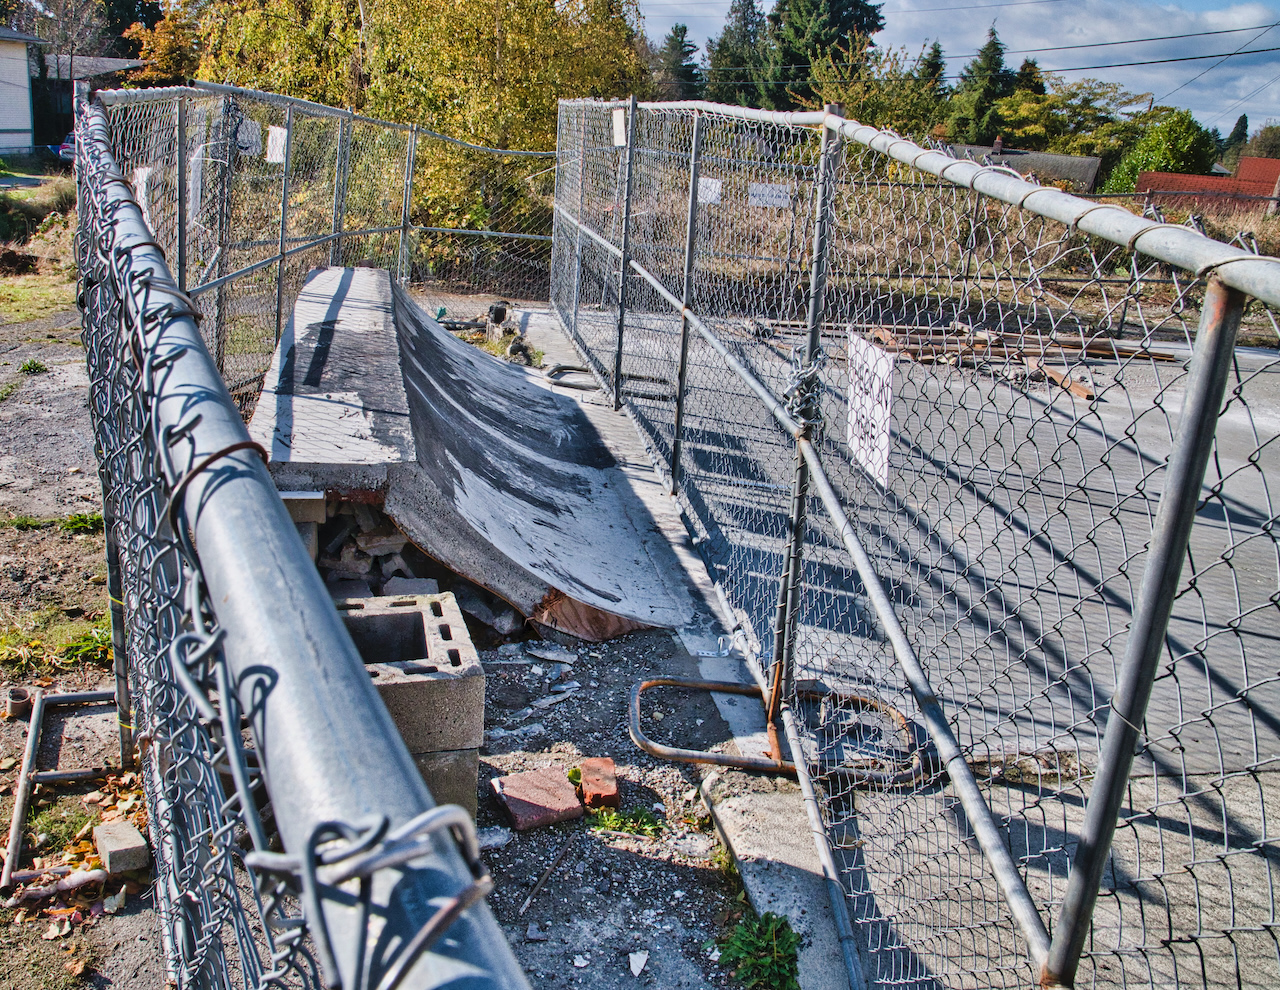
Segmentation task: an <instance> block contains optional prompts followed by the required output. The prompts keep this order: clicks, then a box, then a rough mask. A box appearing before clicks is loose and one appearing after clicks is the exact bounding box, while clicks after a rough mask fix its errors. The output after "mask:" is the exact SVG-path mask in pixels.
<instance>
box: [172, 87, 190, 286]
mask: <svg viewBox="0 0 1280 990" xmlns="http://www.w3.org/2000/svg"><path fill="white" fill-rule="evenodd" d="M174 140H175V142H176V143H177V145H178V154H177V166H178V288H179V289H181V290H182V291H183V292H186V291H187V170H188V165H187V98H186V97H185V96H179V97H178V121H177V132H176V133H175V135H174Z"/></svg>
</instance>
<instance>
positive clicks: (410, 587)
mask: <svg viewBox="0 0 1280 990" xmlns="http://www.w3.org/2000/svg"><path fill="white" fill-rule="evenodd" d="M382 593H383V595H438V594H440V583H439V582H438V581H437V580H436V579H435V578H406V577H393V578H388V579H387V580H386V581H384V582H383V584H382Z"/></svg>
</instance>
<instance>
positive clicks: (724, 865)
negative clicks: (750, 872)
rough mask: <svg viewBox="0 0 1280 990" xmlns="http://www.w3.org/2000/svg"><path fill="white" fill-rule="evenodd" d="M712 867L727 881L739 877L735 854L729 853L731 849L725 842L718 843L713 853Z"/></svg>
mask: <svg viewBox="0 0 1280 990" xmlns="http://www.w3.org/2000/svg"><path fill="white" fill-rule="evenodd" d="M711 867H712V869H714V870H716V871H717V872H719V873H721V874H723V875H724V876H725V877H726V878H727V879H731V880H732V879H736V878H737V876H738V864H737V863H735V862H734V860H733V853H731V852H729V847H728V846H726V845H725V844H724V843H723V842H717V843H716V847H715V849H714V850H712V852H711Z"/></svg>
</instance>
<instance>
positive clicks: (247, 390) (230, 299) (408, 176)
mask: <svg viewBox="0 0 1280 990" xmlns="http://www.w3.org/2000/svg"><path fill="white" fill-rule="evenodd" d="M98 96H99V99H100V100H101V101H102V102H103V103H104V104H105V105H106V107H107V111H108V114H109V118H110V124H111V134H112V146H113V148H114V151H115V154H116V158H117V160H118V162H119V164H120V167H121V169H122V170H123V172H124V174H125V176H126V178H128V179H129V181H130V183H131V184H132V186H133V188H134V190H135V192H136V195H137V197H138V202H139V205H140V206H141V207H142V210H143V215H144V217H145V219H146V221H147V224H148V225H149V226H150V227H151V229H152V230H153V231H154V232H155V235H156V239H157V241H158V243H159V244H160V245H161V247H162V248H163V249H164V251H165V254H166V256H167V257H168V259H169V260H170V262H171V263H172V265H173V267H174V272H175V275H176V276H177V277H178V280H179V283H180V285H181V286H182V288H183V289H184V290H185V291H186V292H187V293H188V294H189V295H190V296H191V298H192V299H193V300H195V302H196V305H197V307H198V309H199V312H200V314H201V318H202V322H201V328H202V330H203V333H204V337H205V343H206V344H207V346H208V347H209V350H210V352H211V353H212V354H213V355H214V358H215V360H216V361H217V363H218V367H219V369H220V370H221V371H222V373H223V377H224V378H225V379H226V382H227V386H228V388H229V389H230V391H231V393H232V395H233V396H235V397H236V399H237V401H238V402H239V403H240V405H241V408H242V409H249V408H251V407H252V405H253V403H254V402H255V401H256V398H257V395H258V392H259V391H260V389H261V386H262V376H263V374H264V373H265V372H266V369H267V366H268V365H269V364H270V362H271V354H272V352H273V351H274V349H275V346H276V341H277V340H278V339H279V336H280V329H281V326H282V324H283V322H284V321H285V320H287V319H288V312H289V307H291V306H292V303H293V300H294V298H295V297H296V295H297V293H298V290H299V289H300V288H301V285H302V281H303V279H304V278H305V277H306V274H307V272H309V271H310V270H311V269H313V268H315V267H317V266H322V265H326V264H332V265H366V266H374V267H379V268H389V269H391V270H392V271H394V272H396V273H397V275H398V276H399V277H400V279H401V280H402V281H405V282H407V283H409V284H410V285H411V286H413V287H414V289H415V290H416V291H417V293H418V295H419V299H420V301H421V302H422V304H423V305H424V306H426V307H427V308H429V309H430V310H431V311H432V312H439V310H440V309H441V308H443V309H444V310H445V313H446V314H447V317H448V318H451V319H459V320H463V321H466V320H470V319H472V318H473V317H474V316H475V315H476V311H477V308H479V309H484V307H485V306H487V304H488V302H489V301H491V300H492V298H493V296H495V295H496V296H502V297H506V298H508V299H509V300H511V301H541V300H545V299H547V298H548V295H547V294H548V290H549V286H548V281H547V279H548V270H549V264H548V263H549V259H550V254H551V206H552V199H553V194H554V171H555V168H554V162H553V161H551V160H552V159H554V157H555V153H554V152H528V151H495V150H493V149H490V148H482V147H478V146H475V145H470V144H466V143H465V142H461V141H456V140H453V139H451V138H448V137H445V136H444V135H440V134H436V133H435V132H433V131H429V130H426V129H425V128H419V127H416V126H408V125H404V124H390V123H387V122H385V121H380V120H371V119H369V118H367V117H361V116H359V115H356V114H352V113H349V112H347V111H343V110H335V109H333V108H331V107H326V106H321V105H319V104H315V103H309V102H306V101H304V100H296V99H291V98H288V97H283V96H277V95H275V94H271V93H261V92H256V91H252V90H244V89H237V88H234V87H229V86H218V85H213V84H209V83H197V84H196V86H195V87H194V88H178V89H163V90H161V89H156V90H128V91H114V92H103V93H99V94H98ZM179 176H184V177H185V178H184V179H183V180H181V181H180V180H179ZM180 218H186V222H181V221H180ZM478 294H483V296H484V300H485V301H484V304H483V305H481V304H480V303H478V302H477V301H476V300H473V299H470V298H469V297H471V296H475V295H478Z"/></svg>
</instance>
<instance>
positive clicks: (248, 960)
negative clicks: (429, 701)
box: [76, 91, 527, 990]
mask: <svg viewBox="0 0 1280 990" xmlns="http://www.w3.org/2000/svg"><path fill="white" fill-rule="evenodd" d="M196 92H197V93H198V95H191V94H190V92H187V91H184V93H183V94H182V95H179V96H176V97H173V98H166V97H163V96H162V97H161V98H159V99H154V100H150V101H147V100H140V101H138V102H134V103H130V104H129V109H128V110H127V111H123V112H122V111H121V110H120V108H119V106H118V107H117V111H116V113H115V114H114V116H113V117H109V115H108V113H107V111H106V110H105V109H104V108H103V106H102V105H101V104H100V103H99V104H95V105H92V106H85V107H82V108H81V109H80V113H79V117H78V123H77V167H76V172H77V184H78V197H79V200H78V201H79V216H80V228H79V238H78V261H79V266H80V277H81V305H82V307H83V313H84V322H83V326H84V344H85V350H86V358H87V362H88V368H89V377H90V389H89V403H90V412H91V418H92V422H93V427H94V432H95V442H96V446H97V449H98V456H99V464H100V473H101V479H102V486H103V495H104V518H105V521H106V524H107V534H108V547H109V553H110V555H111V559H110V560H109V564H110V567H111V582H110V587H111V590H112V597H113V626H114V627H115V628H114V629H113V632H114V633H115V638H114V642H115V644H116V648H117V660H118V661H120V673H121V674H122V675H123V676H122V681H121V683H120V684H119V685H118V701H119V702H120V712H121V717H122V721H123V722H128V721H130V716H129V713H130V702H132V719H131V721H132V730H133V738H134V740H135V741H136V743H137V746H138V750H137V752H138V760H139V764H140V766H139V769H140V771H141V775H142V779H143V782H144V788H145V791H146V795H147V810H148V827H149V829H150V833H151V836H150V837H151V846H152V849H153V852H154V858H155V886H154V892H155V903H156V905H157V908H158V911H159V915H160V920H161V934H162V937H163V942H164V948H165V952H166V957H167V964H168V972H169V977H170V979H171V980H172V981H173V982H174V983H175V984H176V985H177V986H178V987H181V988H188V987H198V988H232V987H255V988H256V987H268V986H273V987H285V986H292V987H318V986H325V987H339V986H341V987H348V988H352V990H355V988H369V990H373V988H378V990H391V988H393V987H402V986H403V987H423V986H443V985H446V984H448V985H457V984H459V983H461V982H465V983H466V984H467V985H468V986H470V985H476V986H493V987H524V986H527V984H526V982H525V980H524V977H523V975H522V974H521V973H520V970H519V967H518V965H517V963H516V961H515V959H514V957H513V956H512V954H511V951H510V949H509V948H508V946H507V944H506V941H505V939H504V938H503V935H502V932H501V930H500V929H499V928H498V926H497V924H496V922H495V921H494V919H493V917H492V915H491V914H490V913H489V911H488V908H487V907H486V906H485V904H484V903H483V899H482V898H483V896H484V894H485V893H486V892H487V890H488V889H489V886H490V883H489V879H488V875H487V872H486V871H485V869H484V867H483V864H482V863H481V861H480V859H479V850H478V847H477V844H476V838H475V832H474V826H473V824H472V822H471V820H470V818H469V816H468V815H467V813H466V812H465V811H464V810H463V809H460V808H458V807H456V806H442V807H435V806H433V802H432V800H431V797H430V795H429V793H428V792H427V789H426V787H425V785H424V784H423V782H422V778H421V777H420V776H419V774H418V771H417V768H416V767H415V766H414V763H413V761H412V759H411V758H410V756H409V754H408V752H407V750H406V749H405V747H404V743H403V742H402V741H401V739H400V736H399V733H398V732H397V731H396V729H395V726H394V725H393V723H392V721H391V719H390V716H389V715H388V714H387V711H386V708H385V707H384V706H383V704H382V702H381V700H380V699H379V697H378V695H377V693H376V692H375V690H374V689H373V687H372V686H371V683H370V680H369V677H368V674H367V673H366V671H365V669H364V665H363V663H362V662H361V659H360V656H359V654H358V653H357V652H356V649H355V647H354V645H353V644H352V642H351V639H350V636H349V635H348V634H347V632H346V629H345V627H344V625H343V622H342V620H341V618H340V617H339V616H338V614H337V612H336V611H335V609H334V607H333V604H332V601H331V600H330V598H329V595H328V593H327V592H326V590H325V588H324V585H323V583H322V582H321V580H320V577H319V575H318V573H317V572H316V569H315V567H314V565H313V564H312V562H311V560H310V558H309V556H308V555H307V553H306V551H305V549H304V548H303V546H302V543H301V541H300V540H299V538H298V534H297V531H296V529H295V527H294V525H293V523H292V522H291V520H290V518H289V515H288V513H287V511H286V510H285V508H284V506H283V504H282V502H281V501H280V498H279V496H278V494H277V493H276V490H275V486H274V484H273V483H272V480H271V478H270V476H269V474H268V473H267V471H266V468H265V466H264V464H263V458H264V457H265V455H263V454H262V451H261V450H260V449H259V448H257V445H256V444H254V443H253V442H252V441H250V440H249V437H248V433H247V432H246V430H245V427H244V425H243V422H242V419H241V410H240V409H239V408H238V407H237V404H236V403H235V402H234V401H233V398H232V395H231V393H229V392H228V390H227V388H226V387H225V386H224V382H223V376H224V375H227V376H229V377H230V378H231V379H232V384H235V383H236V382H238V381H240V380H241V379H242V378H243V377H244V376H246V375H251V374H254V373H256V374H259V375H260V374H261V368H260V367H259V366H262V367H265V364H264V362H265V360H266V359H267V358H269V355H270V351H271V346H273V344H274V341H273V326H272V324H273V323H274V322H275V321H276V320H277V319H278V313H279V308H278V307H279V305H280V303H279V300H280V290H278V288H277V284H278V281H279V280H280V279H281V278H282V277H283V278H285V279H287V278H289V277H290V273H291V271H292V267H291V266H292V264H293V262H292V259H293V258H294V257H297V256H298V255H291V254H288V253H287V252H288V251H290V250H292V248H287V247H286V245H288V244H291V243H292V241H293V239H295V238H296V237H298V236H309V234H310V231H309V230H307V229H306V228H305V227H303V226H297V227H295V226H293V225H292V223H291V221H289V219H288V218H290V217H292V216H294V215H296V214H295V213H294V212H291V211H282V215H281V217H279V218H277V219H279V221H280V236H279V238H278V239H277V238H273V237H267V236H266V235H265V233H264V231H263V224H262V223H261V222H259V223H257V224H255V225H254V226H243V225H241V226H234V227H233V226H228V225H226V224H222V225H221V226H219V223H220V221H219V220H217V217H219V216H221V217H223V218H225V217H227V216H234V217H240V216H242V215H243V216H244V217H245V218H248V219H251V218H252V217H253V216H255V215H256V216H258V218H259V221H260V220H261V218H262V216H263V215H266V216H270V209H269V207H267V206H264V205H263V204H262V203H257V201H255V200H254V199H253V195H254V194H255V192H260V191H262V189H263V188H265V189H266V190H267V191H268V193H269V195H268V197H267V199H268V200H270V198H271V197H272V196H276V195H278V194H279V188H280V185H281V183H282V181H283V184H284V186H285V188H286V194H285V196H286V199H288V198H290V197H293V196H297V200H296V201H295V202H296V203H297V210H298V211H302V209H303V207H304V206H305V205H308V204H310V205H315V207H316V209H317V210H320V209H321V207H323V213H324V214H325V217H326V222H327V221H328V217H330V216H331V215H333V213H334V212H335V205H334V204H335V200H334V198H333V197H332V194H331V192H326V193H325V198H324V202H323V203H320V202H319V201H318V200H317V199H314V198H312V196H311V194H312V193H314V192H315V188H316V187H315V186H314V185H308V181H307V180H305V179H304V180H302V181H299V182H298V183H296V184H295V183H293V182H291V181H290V179H291V177H292V176H294V175H301V174H302V173H303V169H302V166H301V163H302V162H303V161H312V162H314V161H315V158H316V156H317V155H318V153H319V148H318V146H317V145H315V144H313V143H312V142H311V140H310V139H311V137H312V136H313V134H312V133H311V132H310V131H309V130H308V126H306V125H305V124H304V122H303V120H302V115H301V114H298V115H297V116H292V114H291V111H292V109H293V108H292V107H287V106H286V107H283V108H276V107H275V105H274V104H272V105H271V106H272V108H273V110H272V112H274V111H275V110H276V109H279V110H280V111H281V113H280V116H281V119H283V120H285V121H286V122H290V123H292V126H291V127H286V130H285V132H284V136H283V139H282V144H273V142H275V141H276V140H277V139H276V138H275V137H274V136H272V134H271V132H270V131H269V130H268V126H263V127H262V129H261V133H260V135H259V136H260V138H261V140H262V142H263V144H264V147H263V149H261V150H264V151H266V154H265V159H267V160H271V159H273V158H274V157H275V155H274V154H273V149H278V150H279V151H280V153H281V155H282V159H283V161H286V162H293V163H298V164H297V165H296V166H294V167H295V168H296V169H297V171H290V170H288V169H286V170H284V171H283V173H282V172H281V170H280V169H279V168H276V169H274V170H273V169H268V168H261V167H260V166H261V162H260V160H261V159H262V158H263V157H264V156H263V155H258V156H257V157H256V158H254V162H255V165H256V166H257V167H256V168H254V169H250V170H244V169H239V170H236V171H235V175H236V177H237V179H238V180H241V181H238V182H236V183H227V182H224V183H222V184H221V185H219V183H218V182H215V181H211V180H210V175H211V173H213V172H216V171H217V170H218V169H224V170H225V169H227V168H228V166H229V162H230V163H232V164H234V162H235V160H236V159H235V154H236V153H233V154H232V156H231V157H230V158H228V155H227V148H226V146H225V144H224V145H222V146H221V147H220V149H219V148H217V147H215V146H214V145H212V144H210V142H211V141H214V140H215V138H216V135H217V134H219V133H221V134H223V135H227V134H234V133H235V129H234V128H232V129H230V130H228V129H227V128H228V125H229V124H230V123H231V122H233V121H235V120H236V119H237V113H238V111H237V110H236V109H235V106H236V102H235V101H236V100H239V99H240V97H239V96H236V97H234V98H232V97H228V96H226V95H221V94H220V95H216V96H211V95H210V94H209V93H207V92H202V91H196ZM201 101H203V102H201ZM263 112H264V113H265V112H266V111H265V110H264V111H263ZM239 119H240V120H241V121H244V120H248V119H251V115H241V116H240V117H239ZM341 119H342V120H344V121H347V123H348V124H349V126H351V127H352V128H357V125H359V124H360V122H359V121H353V120H351V119H350V118H348V117H343V118H341ZM143 120H147V121H150V123H149V124H146V125H144V124H143V122H142V121H143ZM219 122H221V123H219ZM126 123H127V125H128V126H125V127H124V128H123V132H122V125H125V124H126ZM309 123H314V121H310V120H308V124H309ZM324 123H325V126H328V122H327V121H325V122H324ZM269 126H275V125H274V124H272V125H269ZM146 127H150V128H151V131H150V133H152V134H153V135H155V137H154V141H155V142H156V146H152V147H150V149H149V150H148V151H146V153H147V154H150V155H152V156H153V157H150V158H147V157H145V155H144V150H145V149H144V148H142V147H140V145H139V144H138V142H139V140H140V138H139V135H140V134H142V133H143V132H144V131H145V129H146ZM218 127H222V128H223V130H221V131H218V130H217V128H218ZM184 128H185V129H186V133H187V138H186V140H180V141H176V142H175V141H174V134H175V133H178V134H181V133H182V132H183V130H184ZM385 133H389V132H384V133H383V134H382V136H385ZM396 133H397V134H403V133H404V132H396ZM408 133H409V134H410V135H411V134H412V132H411V131H410V132H408ZM211 135H212V137H211ZM244 135H245V131H244V130H243V129H241V130H240V136H241V138H244ZM378 137H379V135H374V136H372V137H371V136H362V137H361V138H360V140H361V141H370V140H372V141H376V140H377V139H378ZM246 140H247V138H246ZM397 140H399V147H401V148H403V146H404V139H403V137H401V138H398V139H397ZM215 143H216V142H215ZM157 146H158V147H159V149H160V150H156V147H157ZM122 149H124V151H123V162H122V161H120V160H118V159H117V155H121V154H122ZM165 149H168V151H166V150H165ZM245 154H246V156H248V152H247V151H246V152H245ZM166 155H167V157H166ZM248 157H253V156H248ZM353 158H354V155H353ZM410 160H412V159H410ZM196 161H201V162H202V163H203V164H202V165H201V166H200V168H197V167H195V164H194V163H195V162H196ZM174 162H176V163H177V168H176V169H174V168H173V167H172V166H173V164H174ZM272 164H280V163H278V162H273V163H272ZM308 167H310V166H308ZM315 167H316V168H318V169H320V171H321V172H322V173H323V171H324V170H323V168H322V167H321V166H319V165H316V166H315ZM353 167H354V166H353ZM201 173H203V177H201ZM226 174H229V173H225V172H224V175H226ZM325 174H328V173H325ZM330 177H331V176H330ZM259 179H260V180H261V182H258V181H257V180H259ZM396 188H399V187H398V186H397V187H396ZM290 190H291V191H290ZM368 191H369V190H368V189H365V190H364V192H368ZM373 194H374V195H375V196H376V195H377V193H376V190H375V192H374V193H373ZM264 202H265V201H264ZM338 202H339V203H341V202H343V200H341V199H339V200H338ZM255 203H257V205H256V206H254V204H255ZM246 204H248V205H246ZM359 204H360V200H359V199H358V197H357V196H356V195H355V194H354V190H353V194H352V196H351V197H350V198H348V199H347V200H346V210H345V215H346V217H348V218H352V217H356V218H357V219H358V221H359V222H361V223H363V221H364V219H365V216H367V215H361V214H360V213H359V210H360V209H362V208H363V207H361V206H360V205H359ZM398 205H399V204H397V206H398ZM250 206H253V207H254V209H257V210H258V213H256V214H255V213H254V210H253V209H249V208H248V207H250ZM206 208H207V209H206ZM242 210H246V211H247V212H244V213H243V214H242V213H240V212H238V211H242ZM263 211H265V214H264V212H263ZM210 216H212V217H213V220H212V221H211V223H212V225H211V226H209V227H205V226H203V225H202V224H203V219H200V220H197V219H196V218H197V217H199V218H206V217H210ZM401 216H403V214H402V213H401ZM183 217H187V218H188V219H189V221H190V222H189V223H175V222H174V220H175V219H180V218H183ZM403 233H404V224H403V222H402V223H401V224H400V226H399V227H396V228H394V229H393V230H392V231H390V235H391V236H390V241H386V240H384V241H381V242H379V243H381V244H382V245H383V246H382V248H381V250H382V251H383V252H384V254H385V253H386V252H388V251H389V250H391V251H392V253H394V252H393V250H392V249H388V248H387V247H386V246H385V245H386V244H387V243H391V244H395V243H396V241H397V239H398V240H399V241H401V242H403V239H404V237H403ZM206 236H207V240H201V238H205V237H206ZM345 236H346V228H345V226H344V227H343V237H344V238H345ZM352 236H353V237H356V238H359V239H363V241H364V242H366V243H367V242H368V241H369V240H370V239H371V238H377V237H378V236H379V235H378V234H372V233H370V232H369V231H367V230H365V229H363V228H359V230H358V232H357V233H355V234H353V235H352ZM255 238H257V239H256V240H255ZM334 240H337V238H334ZM347 249H348V248H347V247H346V246H344V248H343V250H347ZM328 251H329V242H328V241H326V242H325V244H324V246H323V252H324V253H323V255H322V256H321V257H322V258H325V257H327V254H328ZM166 253H168V255H169V256H170V257H173V258H175V259H177V260H178V266H179V267H178V272H177V273H176V277H175V273H173V272H172V271H171V269H170V268H169V265H168V263H167V262H166ZM301 253H302V252H299V254H301ZM307 257H310V258H314V257H315V254H314V252H313V253H312V254H310V255H307ZM253 265H258V266H259V268H258V269H255V270H254V271H251V272H249V273H247V274H244V275H242V276H241V277H240V278H238V279H230V278H227V277H226V275H223V274H221V273H223V272H225V273H227V274H228V275H229V274H231V273H232V272H235V271H236V270H237V269H238V268H239V269H241V270H243V269H244V268H248V267H250V266H253ZM259 270H260V271H263V272H264V273H265V274H264V275H263V276H262V278H261V279H257V278H256V277H255V274H256V272H257V271H259ZM184 279H185V282H186V285H187V291H183V288H182V287H181V285H182V283H183V281H184ZM217 279H222V281H220V282H218V283H217V284H218V288H217V289H216V290H215V289H214V288H210V289H209V291H208V292H207V293H205V294H204V296H203V297H202V298H203V299H205V300H216V303H215V306H216V309H215V310H214V311H213V313H212V314H211V313H210V312H209V310H207V309H206V310H205V312H204V316H205V322H204V325H203V327H202V328H198V326H197V319H198V318H199V317H200V316H201V315H202V314H201V311H200V309H199V307H198V305H197V304H196V302H195V301H193V299H192V296H191V293H192V292H193V291H194V290H195V289H196V288H197V287H198V286H199V285H204V286H210V285H212V284H213V283H214V281H215V280H217ZM223 289H225V290H226V291H222V290H223ZM285 300H286V302H288V301H290V297H288V296H286V297H285ZM273 307H274V308H275V311H274V312H273V311H272V310H273ZM250 316H253V317H254V318H255V319H254V321H253V322H245V323H243V324H242V323H239V322H237V321H241V320H247V319H248V317H250ZM202 333H203V336H202ZM255 369H257V370H256V371H255Z"/></svg>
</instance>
